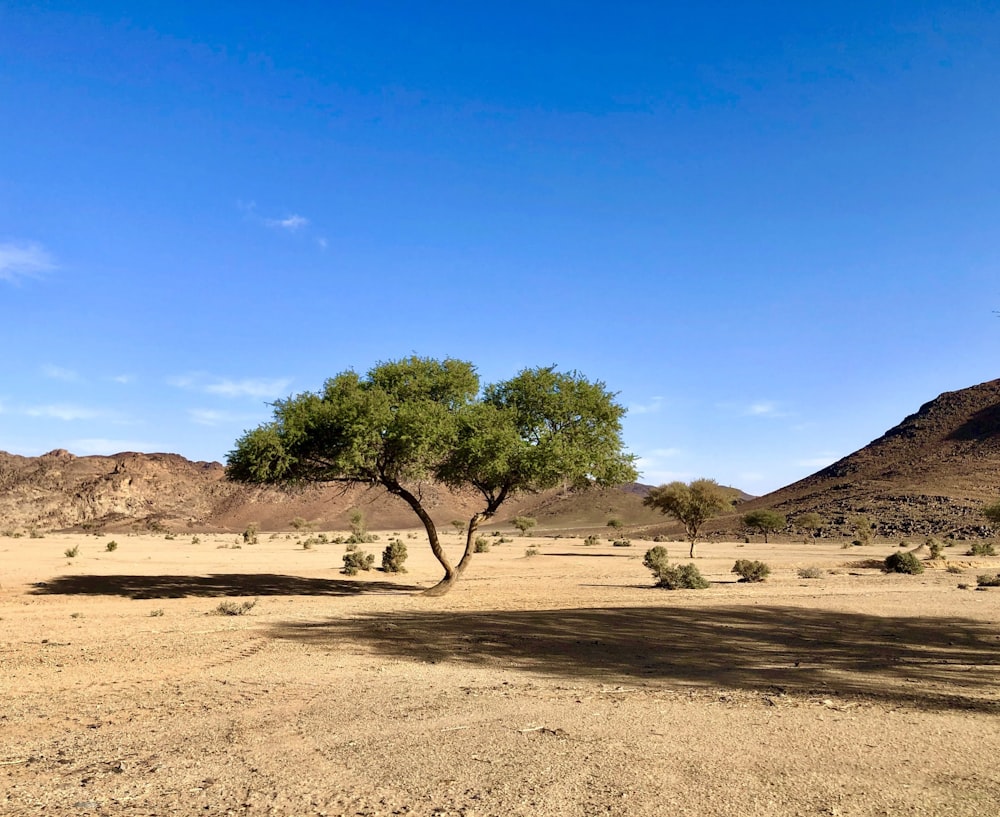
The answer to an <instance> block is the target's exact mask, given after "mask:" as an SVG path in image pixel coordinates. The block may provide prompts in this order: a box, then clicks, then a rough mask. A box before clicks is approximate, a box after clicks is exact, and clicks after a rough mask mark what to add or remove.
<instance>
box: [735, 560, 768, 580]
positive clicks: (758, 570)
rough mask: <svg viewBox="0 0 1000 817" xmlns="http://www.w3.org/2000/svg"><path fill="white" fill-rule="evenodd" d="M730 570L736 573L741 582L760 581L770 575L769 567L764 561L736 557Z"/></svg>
mask: <svg viewBox="0 0 1000 817" xmlns="http://www.w3.org/2000/svg"><path fill="white" fill-rule="evenodd" d="M731 572H733V573H736V574H737V575H738V576H739V577H740V581H743V582H762V581H764V579H766V578H767V577H768V576H770V575H771V568H770V567H768V566H767V565H766V564H765V563H764V562H758V561H751V560H750V559H737V560H736V564H734V565H733V569H732V571H731Z"/></svg>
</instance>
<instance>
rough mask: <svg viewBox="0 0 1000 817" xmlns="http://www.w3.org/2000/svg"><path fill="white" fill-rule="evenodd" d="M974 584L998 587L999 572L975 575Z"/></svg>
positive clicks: (999, 582)
mask: <svg viewBox="0 0 1000 817" xmlns="http://www.w3.org/2000/svg"><path fill="white" fill-rule="evenodd" d="M976 584H977V585H979V586H980V587H1000V573H997V574H996V575H995V576H991V575H989V574H988V573H984V574H983V575H982V576H977V577H976Z"/></svg>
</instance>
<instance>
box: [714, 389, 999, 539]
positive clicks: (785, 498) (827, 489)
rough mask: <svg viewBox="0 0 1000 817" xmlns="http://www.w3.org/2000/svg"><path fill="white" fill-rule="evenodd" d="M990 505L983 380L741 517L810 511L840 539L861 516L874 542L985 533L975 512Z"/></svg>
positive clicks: (992, 439) (989, 393)
mask: <svg viewBox="0 0 1000 817" xmlns="http://www.w3.org/2000/svg"><path fill="white" fill-rule="evenodd" d="M998 499H1000V380H991V381H989V382H988V383H982V384H980V385H978V386H973V387H971V388H968V389H962V390H961V391H954V392H945V393H944V394H942V395H940V396H939V397H938V398H936V399H934V400H931V401H930V402H929V403H925V404H924V405H923V406H921V407H920V410H919V411H917V412H916V413H915V414H911V415H910V416H909V417H907V418H906V419H904V420H903V421H902V422H901V423H900V424H899V425H897V426H895V427H894V428H891V429H890V430H889V431H887V432H886V433H885V434H883V435H882V436H881V437H879V438H878V439H877V440H875V441H874V442H872V443H870V444H869V445H866V446H865V447H864V448H862V449H861V450H859V451H856V452H855V453H853V454H851V455H849V456H847V457H844V458H843V459H841V460H838V461H837V462H835V463H834V464H833V465H830V466H828V467H827V468H824V469H823V470H822V471H818V472H817V473H815V474H813V475H812V476H809V477H806V478H805V479H802V480H799V481H798V482H795V483H793V484H792V485H789V486H787V487H785V488H781V489H780V490H778V491H774V492H773V493H770V494H767V495H765V496H762V497H759V498H758V499H756V500H753V501H751V502H749V503H747V504H746V505H745V506H743V507H742V508H741V511H742V512H745V511H747V510H751V509H755V508H773V509H774V510H777V511H780V512H781V513H784V514H787V515H788V516H789V517H790V518H794V515H795V514H797V513H801V512H805V511H815V512H818V513H819V514H820V515H821V516H822V517H823V518H824V519H825V520H826V521H827V522H828V531H829V532H839V533H843V534H847V533H849V532H850V530H851V525H850V518H851V516H852V515H855V514H865V515H867V516H868V517H869V518H870V519H871V521H872V522H874V523H875V524H876V526H877V531H878V535H880V536H885V537H890V538H892V537H896V536H900V537H904V536H920V535H930V534H933V535H937V536H953V537H969V536H983V535H991V534H992V533H993V531H992V529H991V528H989V527H988V526H987V525H986V523H985V520H984V519H983V518H982V516H981V515H980V510H981V508H982V506H983V505H984V504H985V503H987V502H995V501H997V500H998ZM720 523H722V525H723V526H726V525H728V526H729V527H732V525H733V520H728V522H724V521H723V520H720Z"/></svg>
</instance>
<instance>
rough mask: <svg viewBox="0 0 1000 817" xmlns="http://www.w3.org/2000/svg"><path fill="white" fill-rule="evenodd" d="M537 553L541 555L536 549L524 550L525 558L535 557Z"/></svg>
mask: <svg viewBox="0 0 1000 817" xmlns="http://www.w3.org/2000/svg"><path fill="white" fill-rule="evenodd" d="M539 553H541V551H540V550H539V549H538V548H537V547H530V548H525V550H524V555H525V556H537V555H538V554H539Z"/></svg>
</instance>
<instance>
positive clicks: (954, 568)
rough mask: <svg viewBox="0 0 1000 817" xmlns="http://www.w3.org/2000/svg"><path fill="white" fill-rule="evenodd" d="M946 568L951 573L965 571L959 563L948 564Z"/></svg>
mask: <svg viewBox="0 0 1000 817" xmlns="http://www.w3.org/2000/svg"><path fill="white" fill-rule="evenodd" d="M945 570H947V571H948V572H949V573H963V572H964V571H963V570H962V568H960V567H959V566H958V565H948V566H947V567H946V568H945Z"/></svg>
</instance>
